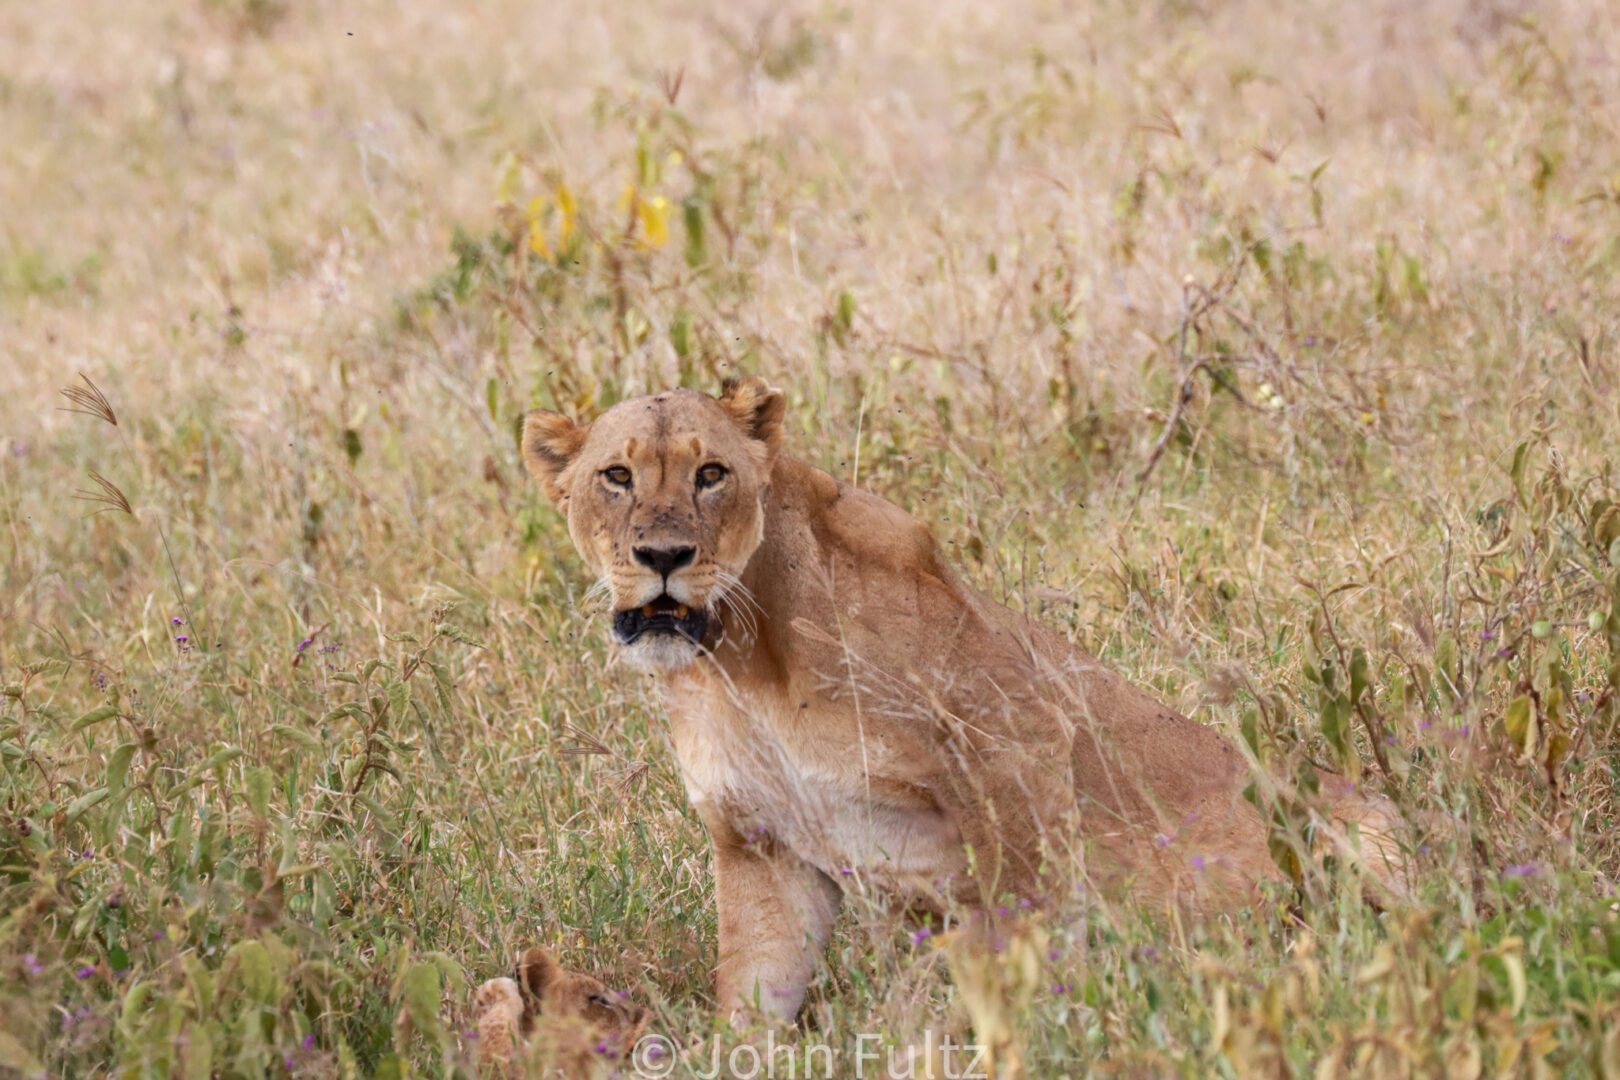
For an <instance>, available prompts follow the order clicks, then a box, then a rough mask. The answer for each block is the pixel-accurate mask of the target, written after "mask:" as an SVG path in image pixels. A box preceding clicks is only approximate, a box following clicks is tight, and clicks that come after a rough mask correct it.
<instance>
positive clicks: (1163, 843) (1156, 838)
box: [1153, 833, 1170, 848]
mask: <svg viewBox="0 0 1620 1080" xmlns="http://www.w3.org/2000/svg"><path fill="white" fill-rule="evenodd" d="M1153 846H1154V847H1161V848H1166V847H1169V846H1170V837H1169V836H1167V835H1165V834H1164V833H1154V834H1153Z"/></svg>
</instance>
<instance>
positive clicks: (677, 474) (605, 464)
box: [523, 377, 785, 670]
mask: <svg viewBox="0 0 1620 1080" xmlns="http://www.w3.org/2000/svg"><path fill="white" fill-rule="evenodd" d="M784 408H785V403H784V401H783V398H782V394H781V392H780V391H777V390H773V389H771V388H770V387H769V386H767V385H766V384H765V383H764V382H763V381H762V380H760V379H757V378H752V377H750V378H744V379H735V380H730V381H728V382H727V383H726V385H725V388H724V389H723V390H722V392H721V394H720V396H719V397H717V398H715V397H710V396H709V395H707V394H700V393H698V392H696V391H692V390H669V391H666V392H664V393H662V394H655V395H653V396H651V397H641V398H634V399H632V400H630V401H626V402H623V403H621V404H618V405H615V406H614V407H613V408H611V409H609V410H608V411H607V412H605V413H603V414H602V415H601V416H599V417H597V418H596V419H595V420H594V421H592V422H590V423H589V424H577V423H575V422H574V421H573V420H571V419H569V418H568V417H566V416H563V415H562V414H560V413H554V412H547V411H545V410H539V411H536V412H531V413H530V414H529V415H528V417H527V418H526V419H525V421H524V425H523V460H524V463H525V464H526V465H527V466H528V469H529V471H530V472H531V473H533V474H534V476H535V478H536V479H538V480H539V481H540V483H541V484H542V485H543V486H544V487H545V490H546V493H547V494H548V495H550V496H551V498H552V500H553V501H554V502H556V503H557V505H558V507H559V508H560V509H561V510H562V511H563V513H564V514H565V515H566V516H567V518H568V533H569V535H570V536H571V537H573V540H574V546H575V547H577V548H578V549H579V553H580V554H581V555H582V556H584V558H585V561H586V563H588V564H589V565H590V567H591V570H592V571H593V572H594V573H595V574H597V576H598V577H599V578H600V579H601V582H602V583H603V584H604V585H605V587H606V589H607V590H608V593H609V595H610V597H611V598H612V602H613V635H614V637H615V638H617V639H618V641H619V642H620V643H621V644H622V645H623V646H624V651H625V656H626V658H627V659H628V660H629V661H630V662H631V663H633V664H635V665H637V666H638V667H642V668H646V669H665V670H667V669H671V668H679V667H683V666H685V665H687V664H690V663H692V661H694V660H695V659H696V658H697V657H698V655H699V653H700V652H701V651H702V647H703V645H704V643H705V642H706V641H710V642H712V640H713V638H714V636H715V635H716V634H717V633H718V632H719V631H720V630H721V627H720V607H721V605H722V603H723V602H724V600H725V599H726V595H727V593H728V592H730V591H731V590H733V589H735V588H737V587H738V586H739V578H740V577H741V575H742V572H743V569H744V568H745V567H746V566H747V565H748V560H749V558H750V557H751V556H752V555H753V554H754V549H755V548H757V547H758V546H759V543H760V540H761V539H762V538H763V536H764V529H765V494H766V491H767V489H768V487H769V482H770V475H771V465H772V463H773V461H774V460H775V457H776V451H777V448H778V447H779V446H780V445H781V442H782V416H783V412H784Z"/></svg>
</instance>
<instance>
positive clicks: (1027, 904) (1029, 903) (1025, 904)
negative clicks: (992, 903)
mask: <svg viewBox="0 0 1620 1080" xmlns="http://www.w3.org/2000/svg"><path fill="white" fill-rule="evenodd" d="M1018 906H1019V908H1021V909H1022V910H1024V911H1028V910H1029V909H1030V908H1032V907H1034V906H1035V901H1033V900H1031V899H1030V898H1029V897H1027V896H1026V897H1024V898H1023V899H1022V900H1020V901H1018Z"/></svg>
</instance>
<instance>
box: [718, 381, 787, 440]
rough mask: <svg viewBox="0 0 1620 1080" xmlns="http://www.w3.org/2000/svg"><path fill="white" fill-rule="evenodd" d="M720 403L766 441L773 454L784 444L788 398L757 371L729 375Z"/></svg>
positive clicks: (750, 431)
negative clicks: (783, 428) (783, 434)
mask: <svg viewBox="0 0 1620 1080" xmlns="http://www.w3.org/2000/svg"><path fill="white" fill-rule="evenodd" d="M720 404H721V405H724V406H725V409H726V411H727V412H729V413H730V414H731V416H732V418H733V419H734V420H736V421H737V423H738V424H740V425H741V426H742V429H743V430H744V431H746V432H747V433H748V434H749V435H750V436H751V437H753V438H755V439H758V440H759V441H760V442H762V443H764V444H765V449H766V450H767V451H768V452H769V453H770V455H771V456H772V457H775V456H776V452H777V450H779V449H781V447H782V418H783V417H784V416H786V415H787V398H786V397H785V396H784V395H783V393H782V391H780V390H777V389H775V388H773V387H772V386H770V384H768V383H767V382H766V381H765V380H764V379H761V378H760V377H759V376H757V375H743V376H740V377H733V378H730V379H727V380H726V381H725V384H724V385H723V386H722V387H721V388H720Z"/></svg>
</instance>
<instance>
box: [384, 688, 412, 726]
mask: <svg viewBox="0 0 1620 1080" xmlns="http://www.w3.org/2000/svg"><path fill="white" fill-rule="evenodd" d="M383 692H384V693H386V694H387V695H388V715H389V717H390V718H391V722H393V723H395V724H397V723H399V722H400V721H402V720H404V719H405V714H406V712H407V711H409V709H410V707H411V688H410V687H409V686H407V685H406V684H405V683H403V682H401V681H400V680H398V679H389V680H388V681H387V682H385V683H384V684H383Z"/></svg>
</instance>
